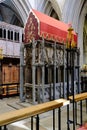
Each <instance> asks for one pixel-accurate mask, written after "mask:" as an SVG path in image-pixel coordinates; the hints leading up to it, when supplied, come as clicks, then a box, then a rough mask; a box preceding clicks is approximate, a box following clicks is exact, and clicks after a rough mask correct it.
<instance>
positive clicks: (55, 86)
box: [24, 9, 77, 103]
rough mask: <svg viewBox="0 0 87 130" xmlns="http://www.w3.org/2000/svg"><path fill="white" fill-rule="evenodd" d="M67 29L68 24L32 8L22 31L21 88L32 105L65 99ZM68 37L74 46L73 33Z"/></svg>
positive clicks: (75, 41)
mask: <svg viewBox="0 0 87 130" xmlns="http://www.w3.org/2000/svg"><path fill="white" fill-rule="evenodd" d="M68 28H69V25H68V24H65V23H63V22H61V21H58V20H56V19H54V18H51V17H49V16H47V15H45V14H43V13H41V12H38V11H36V10H34V9H33V10H31V11H30V13H29V17H28V19H27V23H26V25H25V28H24V47H25V50H26V54H25V64H26V65H25V87H26V97H28V98H29V99H30V100H31V101H32V102H33V103H35V102H36V101H37V102H44V101H48V100H53V99H56V98H59V97H63V96H66V93H67V92H66V81H65V71H66V69H65V68H66V63H65V62H66V58H65V45H66V42H67V39H69V35H68V37H67V34H68ZM72 35H73V43H77V35H76V33H75V32H74V31H73V32H72ZM64 85H65V86H64Z"/></svg>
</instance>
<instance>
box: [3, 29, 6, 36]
mask: <svg viewBox="0 0 87 130" xmlns="http://www.w3.org/2000/svg"><path fill="white" fill-rule="evenodd" d="M3 33H4V38H6V30H5V29H4V30H3Z"/></svg>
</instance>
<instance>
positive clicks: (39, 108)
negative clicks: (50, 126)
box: [0, 99, 70, 130]
mask: <svg viewBox="0 0 87 130" xmlns="http://www.w3.org/2000/svg"><path fill="white" fill-rule="evenodd" d="M69 102H70V101H69V100H66V99H58V100H53V101H49V102H45V103H42V104H38V105H34V106H31V107H26V108H22V109H20V110H14V111H10V112H8V113H3V114H1V115H0V129H2V126H4V130H6V129H7V128H6V125H8V124H11V123H14V122H17V121H20V120H23V119H26V118H30V117H33V116H36V115H39V114H41V113H44V112H47V111H50V110H53V109H56V108H60V107H62V106H64V105H68V104H69ZM59 118H60V117H59ZM38 125H39V124H38ZM38 127H39V126H38Z"/></svg>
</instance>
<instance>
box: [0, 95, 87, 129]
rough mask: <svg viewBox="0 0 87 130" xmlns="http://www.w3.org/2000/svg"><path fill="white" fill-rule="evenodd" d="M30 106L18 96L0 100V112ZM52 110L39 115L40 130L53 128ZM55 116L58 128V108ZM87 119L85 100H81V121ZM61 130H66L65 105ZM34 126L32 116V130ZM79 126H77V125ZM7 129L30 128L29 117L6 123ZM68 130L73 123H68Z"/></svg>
mask: <svg viewBox="0 0 87 130" xmlns="http://www.w3.org/2000/svg"><path fill="white" fill-rule="evenodd" d="M27 106H31V104H29V103H28V102H24V103H21V102H20V100H19V97H11V98H3V99H1V100H0V114H1V113H5V112H8V111H12V110H15V109H20V108H24V107H27ZM79 106H80V104H79V103H78V111H77V112H78V114H77V115H78V117H77V119H78V122H79V121H80V114H79V113H80V109H79ZM52 113H53V112H52V111H49V112H46V113H44V114H41V115H40V130H53V126H52ZM55 113H56V116H55V119H56V120H55V121H56V129H55V130H58V123H57V122H58V109H56V110H55ZM72 117H73V112H72V104H71V105H70V120H72ZM85 120H87V113H86V109H85V102H83V121H85ZM61 121H62V122H61V130H67V107H66V106H65V107H62V108H61ZM35 127H36V119H35V118H34V130H35ZM77 127H79V126H77ZM8 130H31V124H30V119H25V120H22V121H19V122H15V123H12V124H10V125H8ZM70 130H73V125H72V124H70Z"/></svg>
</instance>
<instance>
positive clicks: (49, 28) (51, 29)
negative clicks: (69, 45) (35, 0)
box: [24, 9, 77, 43]
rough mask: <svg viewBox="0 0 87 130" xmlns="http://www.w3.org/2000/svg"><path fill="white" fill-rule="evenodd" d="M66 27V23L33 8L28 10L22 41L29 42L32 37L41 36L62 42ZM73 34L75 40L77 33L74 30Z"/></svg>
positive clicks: (64, 39) (65, 35)
mask: <svg viewBox="0 0 87 130" xmlns="http://www.w3.org/2000/svg"><path fill="white" fill-rule="evenodd" d="M68 28H69V25H68V24H65V23H63V22H61V21H58V20H56V19H54V18H52V17H49V16H47V15H45V14H43V13H41V12H39V11H37V10H34V9H33V10H31V11H30V13H29V17H28V19H27V23H26V25H25V29H24V32H25V35H24V41H25V43H29V42H30V41H31V40H32V39H33V38H35V39H36V40H38V39H40V38H42V37H43V38H45V39H47V40H52V41H57V42H60V43H63V42H66V40H67V33H68ZM73 36H74V40H75V42H77V35H76V33H75V32H74V31H73Z"/></svg>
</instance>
